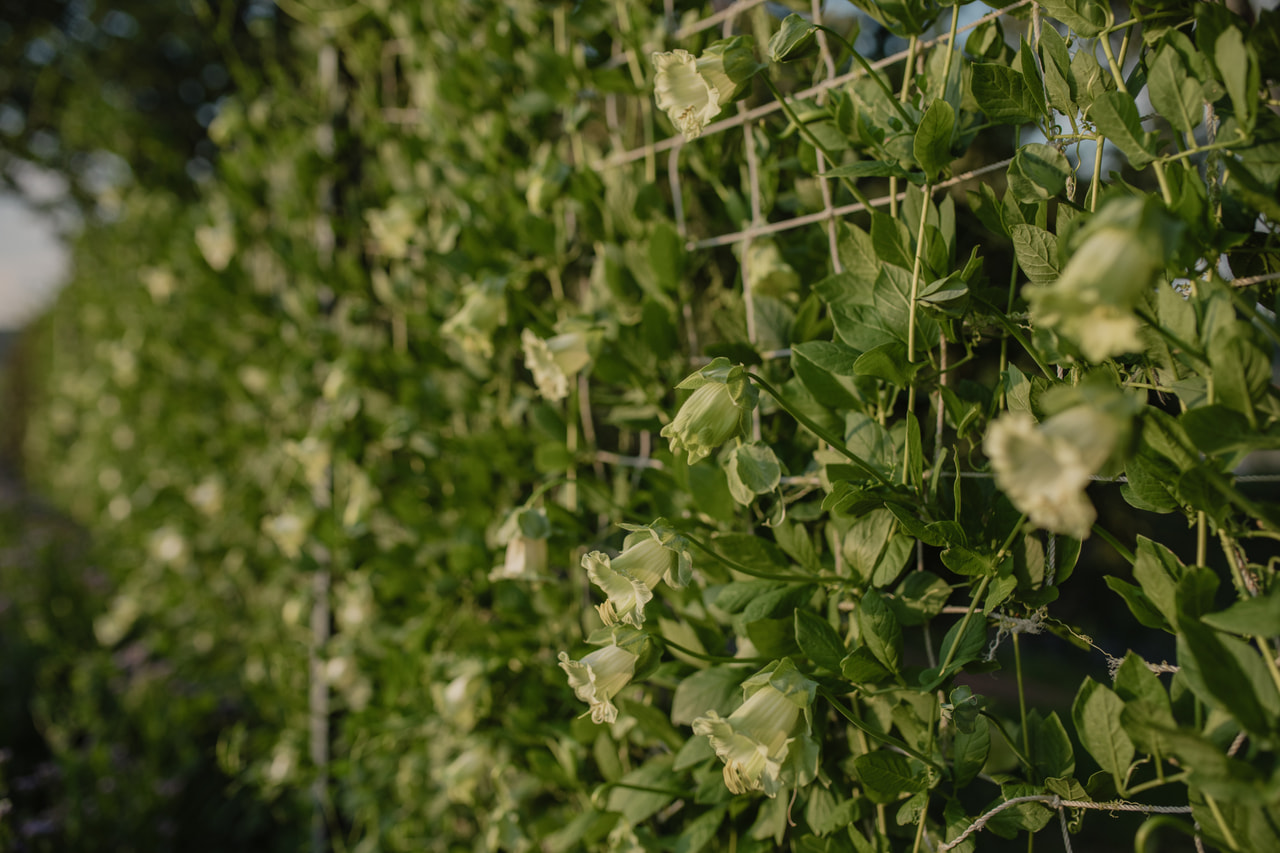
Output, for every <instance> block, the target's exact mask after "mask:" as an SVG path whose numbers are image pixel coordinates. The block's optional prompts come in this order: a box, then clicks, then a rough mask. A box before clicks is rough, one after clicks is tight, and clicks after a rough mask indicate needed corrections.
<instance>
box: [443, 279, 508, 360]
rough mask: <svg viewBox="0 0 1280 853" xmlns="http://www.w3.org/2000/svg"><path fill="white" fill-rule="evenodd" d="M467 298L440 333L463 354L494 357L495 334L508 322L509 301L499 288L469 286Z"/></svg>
mask: <svg viewBox="0 0 1280 853" xmlns="http://www.w3.org/2000/svg"><path fill="white" fill-rule="evenodd" d="M463 292H464V293H465V294H466V299H465V300H463V303H462V307H461V308H459V309H458V310H457V312H455V313H454V314H453V316H451V317H450V318H449V319H448V320H445V322H444V325H443V326H441V327H440V334H442V335H444V336H445V337H446V338H448V339H449V340H452V341H455V342H456V343H457V344H458V346H460V347H462V350H463V352H466V353H469V354H471V355H477V356H480V357H482V358H492V357H493V333H494V332H495V331H496V330H497V329H498V327H499V326H501V325H502V324H503V323H505V322H507V300H506V299H504V298H503V295H502V290H501V288H500V287H492V286H489V285H469V286H468V287H467V288H465V289H464V291H463Z"/></svg>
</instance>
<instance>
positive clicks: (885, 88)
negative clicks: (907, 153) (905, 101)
mask: <svg viewBox="0 0 1280 853" xmlns="http://www.w3.org/2000/svg"><path fill="white" fill-rule="evenodd" d="M959 8H960V7H959V6H957V7H956V9H957V11H958V10H959ZM818 29H820V30H822V31H823V32H824V33H827V34H828V35H830V36H832V37H833V38H834V39H835V40H836V41H838V42H840V46H841V47H842V48H844V49H845V50H847V51H848V52H849V55H850V56H852V57H853V61H854V62H856V63H858V64H859V65H861V66H862V70H863V71H865V72H866V73H867V76H868V77H870V78H871V79H872V80H873V81H875V84H876V85H877V86H879V87H880V90H881V91H882V92H884V93H885V95H886V96H887V97H888V98H889V101H890V103H892V104H893V106H894V109H896V110H897V111H898V115H899V116H901V117H902V120H903V122H905V123H906V125H907V127H911V124H912V122H911V115H910V114H909V113H908V112H907V111H906V109H905V108H904V107H903V106H902V104H900V103H899V102H898V100H897V98H896V96H895V95H894V94H893V90H892V89H890V88H889V84H888V83H886V82H885V80H884V78H882V77H881V76H880V75H879V74H877V73H876V70H875V69H874V68H872V67H871V63H869V62H867V60H865V59H863V58H862V55H861V54H860V53H858V51H856V50H854V49H853V45H851V44H849V40H848V39H846V38H845V37H844V36H842V35H841V34H840V33H838V32H836V31H835V30H833V29H831V28H830V27H824V26H822V25H818ZM911 43H912V44H915V39H914V37H913V38H912V42H911ZM908 61H910V60H908Z"/></svg>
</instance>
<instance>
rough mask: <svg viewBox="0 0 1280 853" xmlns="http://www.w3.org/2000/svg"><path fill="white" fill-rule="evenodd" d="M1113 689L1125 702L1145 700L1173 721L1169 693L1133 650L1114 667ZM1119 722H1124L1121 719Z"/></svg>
mask: <svg viewBox="0 0 1280 853" xmlns="http://www.w3.org/2000/svg"><path fill="white" fill-rule="evenodd" d="M1115 691H1116V695H1117V696H1119V697H1120V698H1121V699H1122V700H1123V701H1124V702H1125V704H1126V705H1127V704H1129V703H1130V702H1145V703H1147V704H1148V705H1150V706H1151V707H1152V708H1154V709H1156V711H1157V712H1159V713H1160V714H1162V715H1163V716H1164V717H1167V718H1168V720H1169V722H1170V724H1172V723H1173V706H1172V705H1171V704H1170V703H1169V694H1168V693H1167V692H1166V691H1165V689H1164V685H1162V684H1161V683H1160V679H1159V678H1158V677H1157V676H1156V674H1155V673H1154V672H1152V671H1151V670H1150V669H1148V668H1147V665H1146V662H1144V661H1143V660H1142V658H1140V657H1138V655H1136V654H1134V653H1133V652H1129V653H1128V654H1126V655H1125V656H1124V660H1123V661H1122V662H1121V663H1120V666H1119V667H1118V668H1117V669H1116V679H1115ZM1121 722H1124V720H1123V719H1121Z"/></svg>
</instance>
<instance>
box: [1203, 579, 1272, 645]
mask: <svg viewBox="0 0 1280 853" xmlns="http://www.w3.org/2000/svg"><path fill="white" fill-rule="evenodd" d="M1200 621H1202V622H1204V623H1205V624H1206V625H1208V626H1210V627H1211V628H1217V629H1218V630H1219V631H1229V632H1230V633H1232V634H1245V635H1249V636H1256V637H1276V636H1280V586H1273V587H1272V588H1271V589H1269V590H1268V591H1267V592H1266V593H1264V594H1262V595H1259V596H1257V597H1255V598H1246V599H1245V600H1244V601H1237V602H1236V603H1235V604H1233V605H1231V606H1230V607H1228V608H1227V609H1226V610H1220V611H1218V612H1217V613H1206V614H1205V615H1204V616H1202V617H1200Z"/></svg>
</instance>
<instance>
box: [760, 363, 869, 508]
mask: <svg viewBox="0 0 1280 853" xmlns="http://www.w3.org/2000/svg"><path fill="white" fill-rule="evenodd" d="M747 378H749V379H750V380H751V381H752V382H754V383H756V384H757V385H759V386H760V388H761V389H762V390H764V391H765V392H766V393H768V395H769V396H770V397H772V398H773V399H775V400H777V401H778V405H779V406H781V407H782V408H783V409H784V410H786V412H787V414H789V415H791V417H793V418H795V419H796V420H797V421H798V422H799V423H800V424H801V426H803V427H804V428H805V429H807V430H809V431H810V432H811V433H813V434H814V435H816V436H817V437H818V438H820V439H822V440H823V441H825V442H826V443H827V444H829V445H831V449H832V450H835V451H836V452H837V453H839V454H840V455H841V456H843V457H844V458H846V459H848V460H849V461H850V462H852V463H853V464H854V467H856V468H857V469H858V470H860V471H861V472H862V473H864V474H866V475H867V476H868V477H870V478H871V479H873V480H875V481H876V482H878V483H879V484H880V485H882V486H887V485H889V481H888V480H887V479H885V476H884V475H883V474H881V473H880V472H879V471H877V470H876V469H874V468H872V467H871V466H870V465H868V464H867V463H866V462H864V461H862V460H861V459H859V458H858V457H857V455H855V454H854V453H853V452H852V451H851V450H849V448H847V447H845V443H844V440H843V439H841V438H839V437H837V436H836V435H834V434H833V433H831V432H830V431H829V430H827V429H826V428H825V427H822V426H819V425H818V424H817V423H816V422H815V421H814V420H813V419H812V418H810V417H809V416H808V415H806V414H805V413H804V412H801V411H799V410H798V409H795V408H793V407H792V406H791V404H790V403H788V402H787V401H786V400H785V399H783V397H782V395H781V394H779V393H778V392H777V391H776V390H774V388H773V386H772V385H770V384H769V383H768V382H765V381H764V380H763V379H761V378H760V377H759V376H757V375H756V374H754V373H751V372H749V371H748V373H747Z"/></svg>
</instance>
